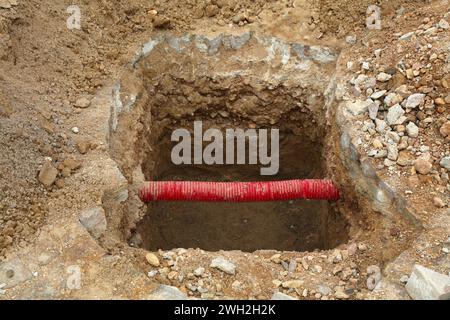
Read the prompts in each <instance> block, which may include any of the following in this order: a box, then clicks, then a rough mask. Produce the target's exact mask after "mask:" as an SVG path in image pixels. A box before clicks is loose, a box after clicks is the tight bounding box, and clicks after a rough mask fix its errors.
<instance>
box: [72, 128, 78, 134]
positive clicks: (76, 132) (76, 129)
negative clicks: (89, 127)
mask: <svg viewBox="0 0 450 320" xmlns="http://www.w3.org/2000/svg"><path fill="white" fill-rule="evenodd" d="M71 130H72V132H73V133H75V134H78V133H80V129H79V128H78V127H73V128H72V129H71Z"/></svg>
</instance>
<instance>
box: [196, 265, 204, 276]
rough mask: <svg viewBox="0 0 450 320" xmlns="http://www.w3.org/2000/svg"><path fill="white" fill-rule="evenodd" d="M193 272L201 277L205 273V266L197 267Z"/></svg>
mask: <svg viewBox="0 0 450 320" xmlns="http://www.w3.org/2000/svg"><path fill="white" fill-rule="evenodd" d="M193 273H194V276H196V277H201V276H202V275H203V274H204V273H205V268H203V267H199V268H197V269H195V270H194V272H193Z"/></svg>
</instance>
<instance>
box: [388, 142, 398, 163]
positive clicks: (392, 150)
mask: <svg viewBox="0 0 450 320" xmlns="http://www.w3.org/2000/svg"><path fill="white" fill-rule="evenodd" d="M387 152H388V155H387V157H388V159H389V160H392V161H397V159H398V149H397V146H396V145H393V144H388V145H387Z"/></svg>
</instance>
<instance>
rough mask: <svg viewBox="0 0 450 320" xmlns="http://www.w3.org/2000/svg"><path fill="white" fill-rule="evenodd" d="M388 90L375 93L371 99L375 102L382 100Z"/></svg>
mask: <svg viewBox="0 0 450 320" xmlns="http://www.w3.org/2000/svg"><path fill="white" fill-rule="evenodd" d="M386 92H387V91H386V90H381V91H375V92H374V93H373V94H372V95H371V96H370V98H371V99H373V100H377V99H380V98H381V97H382V96H384V95H385V94H386Z"/></svg>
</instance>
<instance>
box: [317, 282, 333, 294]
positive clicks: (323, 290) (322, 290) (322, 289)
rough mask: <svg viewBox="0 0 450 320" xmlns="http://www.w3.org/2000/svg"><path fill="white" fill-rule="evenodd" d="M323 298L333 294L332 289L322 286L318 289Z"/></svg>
mask: <svg viewBox="0 0 450 320" xmlns="http://www.w3.org/2000/svg"><path fill="white" fill-rule="evenodd" d="M317 290H318V291H319V292H320V294H321V295H322V296H327V295H329V294H331V292H333V290H331V288H330V287H328V286H325V285H322V284H320V285H319V286H318V288H317Z"/></svg>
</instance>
